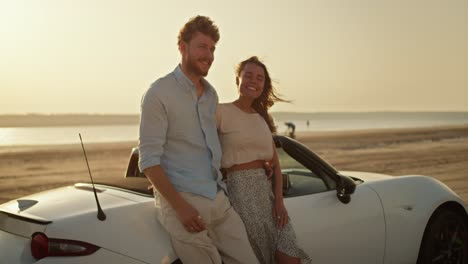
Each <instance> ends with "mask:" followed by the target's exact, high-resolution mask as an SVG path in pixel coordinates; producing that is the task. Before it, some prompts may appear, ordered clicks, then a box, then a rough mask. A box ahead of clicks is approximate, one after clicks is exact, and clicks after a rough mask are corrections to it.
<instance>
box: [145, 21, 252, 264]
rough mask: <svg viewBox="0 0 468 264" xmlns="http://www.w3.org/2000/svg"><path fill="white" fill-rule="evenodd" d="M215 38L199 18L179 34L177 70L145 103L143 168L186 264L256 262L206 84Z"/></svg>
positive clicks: (210, 26) (162, 219) (215, 101)
mask: <svg viewBox="0 0 468 264" xmlns="http://www.w3.org/2000/svg"><path fill="white" fill-rule="evenodd" d="M218 40H219V32H218V28H217V27H216V25H214V24H213V22H212V21H211V20H210V19H209V18H208V17H204V16H197V17H194V18H192V19H190V21H188V22H187V23H186V24H185V26H184V27H183V28H182V29H181V30H180V32H179V36H178V46H179V51H180V53H181V56H182V58H181V62H180V64H179V65H178V66H177V67H176V68H175V70H174V71H173V72H171V73H169V74H168V75H166V76H164V77H162V78H160V79H158V80H157V81H156V82H155V83H153V84H152V85H151V87H150V88H149V90H148V91H147V92H146V94H145V95H144V97H143V99H142V103H141V121H140V142H139V148H140V160H139V167H140V170H141V171H143V172H144V174H145V175H146V177H147V178H148V179H149V181H150V182H151V184H152V185H153V186H154V188H155V193H154V196H155V206H156V211H157V217H158V220H159V222H160V223H161V225H162V226H163V227H164V228H165V229H166V230H167V231H168V232H169V235H170V237H171V241H172V246H173V248H174V250H175V252H176V253H177V255H178V256H179V258H180V259H181V260H182V262H183V263H222V262H223V263H226V264H228V263H248V264H249V263H258V261H257V259H256V257H255V254H254V253H253V251H252V248H251V247H250V244H249V240H248V237H247V233H246V230H245V227H244V224H243V222H242V220H241V218H240V217H239V215H238V214H237V213H236V211H235V210H234V209H233V208H232V206H231V204H230V202H229V200H228V198H227V196H226V195H225V193H224V190H225V188H226V186H225V184H224V182H223V181H222V176H221V173H220V170H219V168H220V161H221V147H220V144H219V139H218V135H217V131H216V123H215V110H216V106H217V104H218V96H217V94H216V91H215V89H214V88H213V87H212V86H211V85H210V84H209V83H208V81H206V80H205V79H204V78H203V77H205V76H206V75H207V74H208V70H209V69H210V66H211V64H212V63H213V60H214V51H215V46H216V43H217V42H218ZM152 246H157V245H152ZM155 261H156V260H155Z"/></svg>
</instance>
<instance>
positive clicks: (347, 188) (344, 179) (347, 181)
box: [336, 174, 356, 204]
mask: <svg viewBox="0 0 468 264" xmlns="http://www.w3.org/2000/svg"><path fill="white" fill-rule="evenodd" d="M338 177H339V179H338V181H337V183H336V197H338V200H340V202H342V203H344V204H347V203H349V202H350V201H351V194H353V193H354V191H355V190H356V183H355V182H354V180H353V179H351V178H350V177H348V176H344V175H341V174H338Z"/></svg>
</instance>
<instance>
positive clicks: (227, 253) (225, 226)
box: [155, 191, 258, 264]
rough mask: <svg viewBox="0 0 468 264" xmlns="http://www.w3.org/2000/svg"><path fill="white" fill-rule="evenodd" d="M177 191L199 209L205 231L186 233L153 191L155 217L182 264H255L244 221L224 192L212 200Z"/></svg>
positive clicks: (172, 212) (172, 213)
mask: <svg viewBox="0 0 468 264" xmlns="http://www.w3.org/2000/svg"><path fill="white" fill-rule="evenodd" d="M180 194H181V195H182V197H183V198H184V199H185V200H186V201H187V202H188V203H190V204H191V205H192V206H193V207H194V208H195V209H197V210H198V212H199V214H200V216H201V217H202V219H203V222H204V223H205V226H206V230H204V231H202V232H199V233H190V232H187V231H186V230H185V228H184V226H183V225H182V223H181V222H180V221H179V219H178V218H177V216H176V212H175V211H174V210H173V209H172V207H171V206H170V205H169V203H168V202H167V201H166V200H165V199H164V197H162V196H161V195H159V194H158V193H155V202H156V214H157V217H158V220H159V222H160V223H161V224H162V225H163V226H164V228H165V229H166V230H167V231H168V232H169V234H170V236H171V241H172V246H173V248H174V250H175V252H176V254H177V255H178V256H179V258H180V259H181V260H182V262H183V263H184V264H189V263H197V264H198V263H213V264H221V263H222V262H224V263H225V264H240V263H244V264H251V263H258V260H257V258H256V257H255V254H254V252H253V250H252V248H251V246H250V243H249V239H248V237H247V232H246V230H245V227H244V223H243V222H242V220H241V218H240V217H239V215H238V214H237V213H236V211H234V209H233V208H232V206H231V203H230V202H229V200H228V198H227V197H226V195H225V194H224V192H223V191H219V192H218V193H217V194H216V198H215V199H214V200H211V199H209V198H206V197H203V196H200V195H196V194H192V193H180Z"/></svg>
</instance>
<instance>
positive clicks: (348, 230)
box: [278, 149, 385, 264]
mask: <svg viewBox="0 0 468 264" xmlns="http://www.w3.org/2000/svg"><path fill="white" fill-rule="evenodd" d="M278 154H279V157H280V163H281V165H282V171H283V176H284V177H285V178H286V180H283V182H284V183H285V184H283V185H286V186H284V187H286V188H285V189H284V195H285V205H286V208H287V209H288V213H289V216H290V218H291V221H292V225H293V227H294V230H295V232H296V236H297V239H298V241H299V243H300V245H301V246H302V248H303V249H304V250H305V251H306V252H307V253H308V254H309V255H310V257H311V258H312V261H313V263H318V264H320V263H323V264H325V263H327V264H328V263H369V264H376V263H383V261H384V251H385V219H384V214H383V209H382V206H381V203H380V200H379V197H378V196H377V194H376V193H375V192H374V191H373V190H372V189H371V188H369V187H367V186H366V185H365V184H363V183H361V184H358V185H357V186H356V190H355V192H354V194H352V195H351V201H350V202H349V203H347V204H345V203H343V202H341V201H340V200H339V199H338V198H337V195H336V190H334V189H333V184H327V180H329V179H323V177H324V176H323V175H321V176H318V175H317V174H318V173H317V172H314V171H311V170H309V169H307V168H305V167H304V166H302V165H301V164H299V163H298V162H296V161H295V160H293V159H291V157H289V156H288V155H287V154H285V153H284V152H283V151H282V150H281V149H278ZM358 183H359V182H358Z"/></svg>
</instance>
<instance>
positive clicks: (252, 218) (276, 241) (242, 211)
mask: <svg viewBox="0 0 468 264" xmlns="http://www.w3.org/2000/svg"><path fill="white" fill-rule="evenodd" d="M227 189H228V196H229V200H230V201H231V204H232V206H233V207H234V209H235V210H236V211H237V213H238V214H239V215H240V217H241V218H242V220H243V221H244V224H245V228H246V230H247V235H248V237H249V240H250V244H251V246H252V248H253V250H254V252H255V255H256V256H257V258H258V260H259V262H260V263H262V264H270V263H276V261H275V253H276V251H277V250H278V251H281V252H282V253H284V254H286V255H289V256H292V257H296V258H300V259H301V263H312V261H311V259H310V258H309V256H308V255H307V254H306V253H305V252H304V250H302V249H301V248H300V247H299V246H298V244H297V241H296V235H295V233H294V229H293V227H292V225H291V221H289V222H288V224H287V225H285V226H284V227H283V229H281V230H279V229H277V228H276V221H275V219H273V215H272V210H273V206H274V195H273V191H272V186H271V182H270V181H269V180H268V179H267V177H266V175H265V171H264V170H263V169H250V170H239V171H234V172H230V173H228V175H227Z"/></svg>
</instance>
